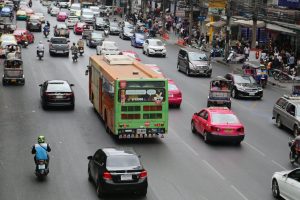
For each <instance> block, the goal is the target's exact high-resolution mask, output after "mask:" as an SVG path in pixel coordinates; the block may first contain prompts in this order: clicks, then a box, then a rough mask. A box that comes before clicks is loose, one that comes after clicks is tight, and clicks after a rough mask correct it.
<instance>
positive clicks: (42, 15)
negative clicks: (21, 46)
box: [34, 13, 45, 23]
mask: <svg viewBox="0 0 300 200" xmlns="http://www.w3.org/2000/svg"><path fill="white" fill-rule="evenodd" d="M34 15H36V16H38V17H39V20H40V22H42V23H45V16H44V14H43V13H35V14H34Z"/></svg>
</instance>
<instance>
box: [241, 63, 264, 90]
mask: <svg viewBox="0 0 300 200" xmlns="http://www.w3.org/2000/svg"><path fill="white" fill-rule="evenodd" d="M242 69H243V72H244V74H247V75H251V76H253V78H254V79H255V80H256V83H257V84H259V85H261V87H263V88H265V87H266V86H267V82H268V70H267V67H266V66H265V65H264V64H260V63H259V62H257V61H254V62H251V61H249V62H245V63H244V64H243V67H242Z"/></svg>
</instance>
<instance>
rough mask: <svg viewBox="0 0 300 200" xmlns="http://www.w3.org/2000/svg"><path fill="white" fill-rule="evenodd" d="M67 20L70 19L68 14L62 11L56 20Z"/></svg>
mask: <svg viewBox="0 0 300 200" xmlns="http://www.w3.org/2000/svg"><path fill="white" fill-rule="evenodd" d="M67 18H68V14H67V13H66V12H62V11H60V12H59V13H58V14H57V15H56V20H57V21H58V22H64V21H65V20H66V19H67Z"/></svg>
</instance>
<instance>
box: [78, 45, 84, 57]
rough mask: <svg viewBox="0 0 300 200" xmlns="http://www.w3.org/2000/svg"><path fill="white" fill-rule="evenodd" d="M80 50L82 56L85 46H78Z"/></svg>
mask: <svg viewBox="0 0 300 200" xmlns="http://www.w3.org/2000/svg"><path fill="white" fill-rule="evenodd" d="M78 50H79V54H80V56H82V54H83V53H84V48H83V47H78Z"/></svg>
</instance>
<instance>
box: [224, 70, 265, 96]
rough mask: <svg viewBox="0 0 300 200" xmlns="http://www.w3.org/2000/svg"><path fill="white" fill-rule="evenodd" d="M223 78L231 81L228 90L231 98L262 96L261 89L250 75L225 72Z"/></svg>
mask: <svg viewBox="0 0 300 200" xmlns="http://www.w3.org/2000/svg"><path fill="white" fill-rule="evenodd" d="M225 78H226V79H227V80H230V81H231V85H230V90H231V96H232V97H233V98H239V97H241V98H256V99H261V98H262V97H263V89H262V87H260V86H259V85H258V84H257V83H256V81H255V79H254V78H253V77H252V76H250V75H241V74H231V73H230V74H226V75H225Z"/></svg>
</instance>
